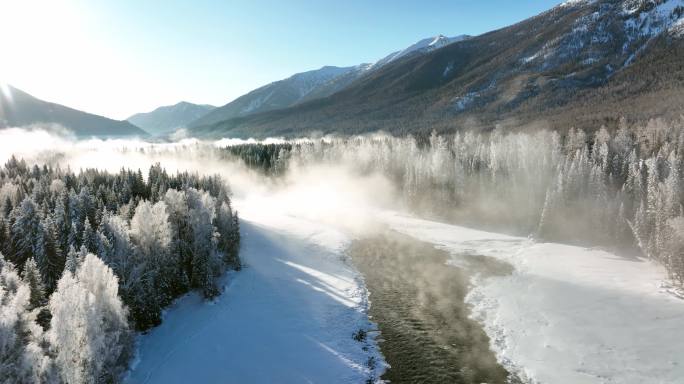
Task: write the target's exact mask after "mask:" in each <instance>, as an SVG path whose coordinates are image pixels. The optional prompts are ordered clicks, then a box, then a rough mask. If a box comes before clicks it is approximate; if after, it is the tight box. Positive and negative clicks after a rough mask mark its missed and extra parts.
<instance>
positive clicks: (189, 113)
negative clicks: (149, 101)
mask: <svg viewBox="0 0 684 384" xmlns="http://www.w3.org/2000/svg"><path fill="white" fill-rule="evenodd" d="M215 108H216V107H215V106H213V105H209V104H194V103H190V102H187V101H180V102H178V103H176V104H174V105H166V106H161V107H157V108H155V109H154V110H152V111H150V112H142V113H136V114H134V115H132V116H130V117H129V118H128V119H126V120H127V121H129V122H131V123H133V124H135V125H136V126H138V127H140V128H143V129H144V130H146V131H147V132H149V133H151V134H155V135H161V134H165V133H169V132H173V131H175V130H177V129H179V128H185V126H186V125H187V124H188V123H190V122H192V121H195V120H197V119H199V118H201V117H203V116H205V115H206V114H207V113H209V112H211V111H212V110H214V109H215Z"/></svg>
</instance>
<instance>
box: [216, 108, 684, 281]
mask: <svg viewBox="0 0 684 384" xmlns="http://www.w3.org/2000/svg"><path fill="white" fill-rule="evenodd" d="M226 150H229V149H226ZM230 151H235V149H230ZM263 151H268V152H269V153H271V154H277V157H275V159H274V158H273V157H272V158H271V162H272V163H275V164H280V167H286V166H292V165H293V164H298V165H307V164H320V163H328V164H331V165H334V164H340V163H342V162H346V163H347V164H351V165H352V166H353V167H355V169H357V170H358V171H359V172H362V173H371V172H377V173H381V174H383V175H385V176H387V177H388V178H390V179H391V180H392V181H393V182H394V183H395V185H397V186H398V189H399V190H400V191H401V194H402V196H403V200H404V201H405V202H406V203H407V204H408V206H409V207H410V208H411V209H413V210H415V211H418V212H420V213H422V214H426V215H430V216H434V217H438V218H442V219H448V220H450V221H453V222H457V223H461V224H467V225H472V226H477V227H484V228H487V229H495V230H501V231H506V232H511V233H515V234H519V235H532V236H534V237H535V238H537V239H540V240H546V241H562V242H569V243H580V244H591V245H603V246H610V247H615V248H618V249H619V250H620V251H623V252H625V251H629V250H636V251H639V252H641V253H642V254H643V255H645V256H647V257H649V258H651V259H654V260H657V261H659V262H661V263H662V264H663V265H665V267H666V268H667V270H668V272H669V275H670V278H671V279H672V280H673V281H675V282H678V283H680V284H683V283H684V216H683V212H682V205H683V204H684V186H683V177H684V118H683V119H682V120H680V121H674V122H666V121H663V120H657V119H656V120H651V121H650V122H648V123H647V124H643V125H640V126H628V124H627V123H626V122H625V121H624V120H622V121H621V122H620V124H619V126H618V128H617V129H613V130H608V129H607V128H606V127H602V128H600V129H598V130H596V131H595V132H594V133H593V134H587V133H586V132H584V131H583V130H580V129H570V130H569V131H567V132H566V133H565V134H561V133H559V132H557V131H548V130H542V131H535V132H504V131H503V130H500V129H495V130H493V131H492V132H474V131H464V132H457V133H455V134H448V135H438V134H436V133H434V132H433V133H432V135H419V136H405V137H392V136H379V135H375V136H358V137H346V138H335V139H331V138H327V139H325V140H318V141H313V142H310V143H306V142H303V143H299V144H297V145H293V146H291V147H286V146H280V147H277V148H266V147H264V146H258V145H256V146H254V147H253V148H252V149H251V150H249V151H248V150H246V149H245V148H242V149H240V150H239V151H238V152H239V153H257V154H258V153H260V152H263ZM248 164H251V163H248ZM283 164H286V165H285V166H284V165H283ZM280 173H282V172H280Z"/></svg>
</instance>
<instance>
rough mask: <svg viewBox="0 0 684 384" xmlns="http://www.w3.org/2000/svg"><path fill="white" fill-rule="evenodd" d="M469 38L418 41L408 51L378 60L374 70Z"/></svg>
mask: <svg viewBox="0 0 684 384" xmlns="http://www.w3.org/2000/svg"><path fill="white" fill-rule="evenodd" d="M469 37H470V36H467V35H460V36H455V37H446V36H444V35H438V36H435V37H429V38H427V39H423V40H420V41H418V42H417V43H415V44H413V45H411V46H409V47H407V48H406V49H403V50H401V51H396V52H392V53H390V54H389V55H387V56H385V57H384V58H382V59H380V60H378V62H376V63H375V64H373V68H374V69H377V68H380V67H382V66H384V65H386V64H389V63H391V62H393V61H395V60H399V59H401V58H402V57H406V56H408V55H414V54H424V53H429V52H432V51H434V50H437V49H440V48H443V47H446V46H447V45H449V44H452V43H456V42H458V41H463V40H466V39H468V38H469Z"/></svg>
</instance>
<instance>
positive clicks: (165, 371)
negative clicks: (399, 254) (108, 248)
mask: <svg viewBox="0 0 684 384" xmlns="http://www.w3.org/2000/svg"><path fill="white" fill-rule="evenodd" d="M240 208H241V211H240V214H241V225H242V227H241V229H242V241H243V247H242V250H241V257H242V259H243V261H244V263H245V268H244V269H243V270H242V271H240V272H239V273H236V274H233V275H230V276H228V277H227V279H226V281H227V286H226V289H225V292H224V293H223V294H222V295H221V296H220V297H219V298H218V300H217V301H216V302H214V303H205V302H203V301H202V300H201V298H200V297H198V295H195V294H190V295H188V296H185V297H183V298H182V299H180V300H178V301H177V302H176V303H175V304H174V305H173V306H172V308H170V309H169V310H168V312H167V313H166V315H165V318H164V322H163V324H162V325H161V326H159V327H157V328H155V329H153V330H152V331H151V332H150V333H149V334H148V335H145V336H143V337H141V338H140V345H139V354H138V358H137V362H136V363H135V364H134V367H133V369H132V371H131V372H130V373H129V376H128V378H127V382H128V383H164V384H168V383H191V382H194V383H362V382H365V380H366V379H367V378H368V377H369V376H371V374H373V373H372V372H370V371H369V369H368V367H367V366H366V362H367V361H368V359H369V357H371V356H373V357H374V359H375V360H376V361H378V362H381V361H382V359H381V357H380V355H379V353H378V351H377V347H376V345H375V343H374V342H373V341H372V340H370V341H369V342H368V344H365V343H361V342H358V341H355V340H354V339H353V338H352V334H353V333H354V332H356V331H358V330H359V328H365V329H370V328H372V327H373V325H372V324H371V323H370V322H369V321H368V319H367V316H366V309H367V301H366V297H367V295H366V292H365V290H364V289H363V287H362V284H361V283H360V280H359V279H358V276H357V274H356V272H355V271H354V270H353V269H352V268H350V267H349V266H348V265H347V264H346V263H345V262H344V261H343V260H342V258H341V250H343V249H344V248H345V247H346V244H347V242H348V238H347V237H346V236H344V235H343V234H342V233H340V232H338V231H336V230H333V229H331V228H328V227H325V226H322V225H318V224H313V223H310V222H307V221H306V220H302V219H295V218H292V217H288V216H285V215H280V214H275V213H273V212H272V213H271V214H263V211H262V210H260V209H253V210H251V209H249V207H245V206H244V205H242V206H240ZM260 212H262V213H260ZM364 346H365V347H366V348H365V349H366V350H364ZM381 367H382V364H378V368H381ZM378 373H380V372H378Z"/></svg>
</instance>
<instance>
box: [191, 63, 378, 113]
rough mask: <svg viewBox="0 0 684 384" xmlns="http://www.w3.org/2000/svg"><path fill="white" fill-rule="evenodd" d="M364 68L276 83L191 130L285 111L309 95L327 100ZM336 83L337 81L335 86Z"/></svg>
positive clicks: (318, 72)
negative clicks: (276, 110) (259, 114)
mask: <svg viewBox="0 0 684 384" xmlns="http://www.w3.org/2000/svg"><path fill="white" fill-rule="evenodd" d="M365 67H366V66H363V65H362V66H358V67H344V68H341V67H329V66H328V67H323V68H320V69H317V70H313V71H308V72H302V73H297V74H295V75H293V76H291V77H289V78H287V79H285V80H280V81H276V82H274V83H271V84H268V85H265V86H263V87H261V88H257V89H255V90H253V91H251V92H249V93H248V94H246V95H243V96H240V97H239V98H237V99H235V100H234V101H232V102H230V103H228V104H226V105H224V106H223V107H219V108H216V109H215V110H213V111H212V112H210V113H208V114H207V115H205V116H204V117H201V118H199V119H198V120H196V121H194V122H193V123H191V124H190V126H199V125H205V124H213V123H216V122H219V121H222V120H226V119H230V118H234V117H241V116H247V115H250V114H255V113H259V112H265V111H271V110H275V109H281V108H287V107H290V106H292V105H295V104H297V103H298V102H300V101H302V100H304V99H307V97H309V98H310V96H309V95H310V94H312V93H315V94H320V95H323V96H328V95H330V94H332V93H334V92H335V91H336V89H337V88H339V87H344V86H345V85H346V83H348V82H349V81H353V80H354V79H355V78H356V76H358V75H359V74H361V73H362V72H363V71H364V68H365ZM335 79H338V82H336V81H335ZM341 79H348V80H341ZM340 81H341V82H340Z"/></svg>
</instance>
